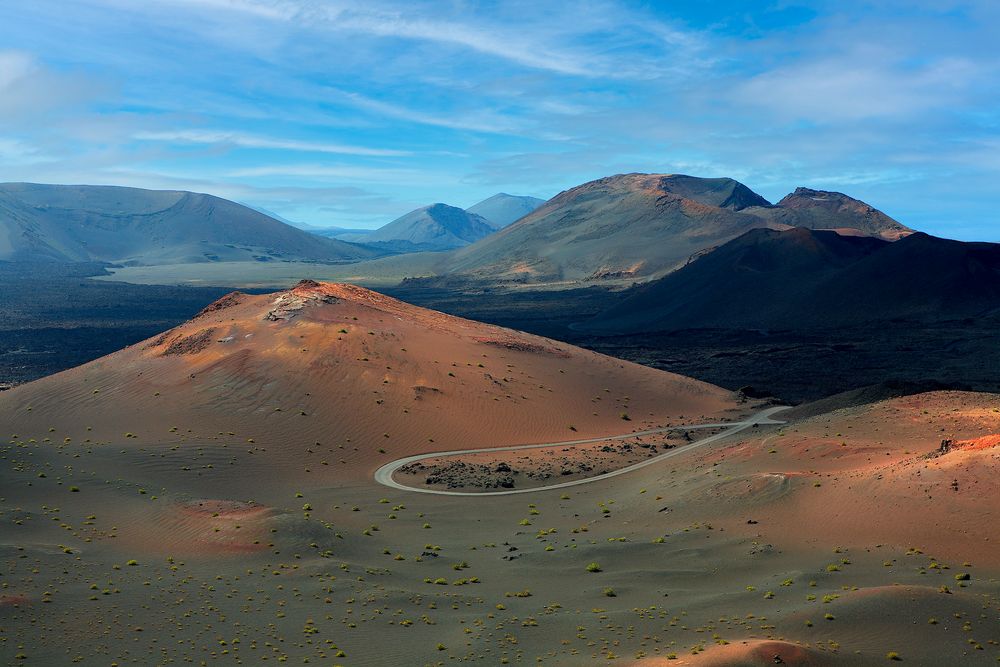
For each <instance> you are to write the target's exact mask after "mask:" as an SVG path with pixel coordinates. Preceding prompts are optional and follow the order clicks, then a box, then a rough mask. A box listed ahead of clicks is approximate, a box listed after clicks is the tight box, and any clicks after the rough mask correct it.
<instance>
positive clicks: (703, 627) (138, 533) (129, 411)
mask: <svg viewBox="0 0 1000 667" xmlns="http://www.w3.org/2000/svg"><path fill="white" fill-rule="evenodd" d="M345 290H350V291H345ZM327 297H329V298H330V299H332V300H330V301H325V300H324V299H325V298H327ZM275 299H276V297H275V296H270V297H253V298H250V297H242V298H236V299H234V303H223V304H220V307H219V308H217V309H216V310H213V311H211V312H209V313H207V314H205V315H203V316H201V317H199V318H197V319H195V320H193V321H192V322H191V323H189V324H187V325H185V326H183V327H180V328H179V329H177V330H174V331H173V332H170V333H169V334H168V335H166V336H165V337H163V338H162V339H160V340H155V341H150V342H147V343H145V344H140V345H137V346H134V347H132V348H130V349H128V350H125V351H123V352H121V353H119V354H116V355H113V356H111V357H108V358H105V359H103V360H99V361H97V362H94V363H92V364H88V365H87V366H84V367H81V368H79V369H75V370H73V371H69V372H67V373H63V374H59V375H57V376H53V377H51V378H47V379H45V380H42V381H39V382H36V383H32V384H30V385H25V386H24V387H21V388H18V389H15V390H13V391H11V392H7V393H5V395H3V396H0V424H4V425H5V427H6V429H7V430H8V431H9V432H8V433H6V434H5V438H4V440H3V441H2V442H3V443H4V444H2V445H0V554H2V559H0V661H2V662H3V663H4V664H29V665H31V664H35V665H62V664H71V663H79V664H84V665H87V664H90V665H109V664H113V663H116V664H119V665H128V664H132V665H153V664H182V663H193V664H208V665H216V664H220V665H227V664H234V665H235V664H250V665H258V664H272V663H277V662H289V663H294V664H303V663H308V664H321V665H404V666H409V665H444V664H452V663H459V662H462V663H472V664H482V665H495V664H523V665H527V664H532V665H535V664H549V665H581V664H593V663H595V662H600V663H604V664H621V665H641V666H646V665H671V664H679V665H764V664H782V663H775V662H774V658H775V656H778V657H779V658H780V659H781V660H782V662H783V664H791V665H868V664H871V665H881V664H886V662H891V661H892V660H891V659H892V658H894V657H899V658H901V659H902V661H903V662H904V664H915V665H935V666H940V665H959V664H961V665H965V664H970V665H977V664H984V665H985V664H996V661H997V659H998V657H1000V645H998V643H997V642H998V641H1000V582H998V581H997V573H998V571H1000V556H998V553H1000V552H998V551H997V550H996V549H995V547H994V546H993V545H992V542H993V541H995V540H996V539H1000V537H997V535H996V532H995V526H996V525H997V521H996V519H997V502H998V501H997V499H998V498H1000V494H997V493H996V491H997V489H996V488H995V487H996V484H997V482H996V480H997V479H998V476H997V475H996V469H997V462H998V454H1000V450H998V449H997V448H996V447H995V446H994V445H993V444H991V443H993V442H1000V438H997V439H995V440H994V439H989V438H986V436H990V435H994V434H1000V412H998V410H1000V397H997V396H994V395H989V394H968V393H957V392H946V393H933V394H923V395H918V396H914V397H909V398H904V399H895V400H892V401H887V402H883V403H877V404H874V405H871V406H864V407H861V408H851V409H848V410H843V411H838V412H834V413H830V414H825V415H820V416H817V417H812V418H810V419H807V420H803V421H800V422H796V423H791V424H788V425H786V426H783V427H761V428H759V429H754V430H753V431H746V432H744V433H741V434H739V435H738V436H735V437H733V438H732V439H727V440H722V441H719V442H716V443H713V444H712V445H710V446H706V447H704V448H703V449H700V450H697V451H692V452H691V453H690V454H689V455H685V456H676V457H674V458H672V459H669V460H666V461H664V462H663V465H662V466H661V465H653V466H649V467H647V468H643V469H641V470H638V471H635V472H634V473H629V474H627V475H622V476H620V477H617V478H613V479H609V480H606V481H601V482H596V483H593V484H588V485H583V486H579V487H575V488H573V489H571V490H570V492H569V493H563V492H560V491H553V492H538V493H537V494H531V495H530V496H525V497H518V496H507V497H484V498H457V497H444V496H426V495H417V494H412V493H407V492H404V491H398V492H397V491H393V490H389V489H386V488H384V487H380V486H378V485H376V484H375V483H374V482H373V480H372V479H371V473H372V471H373V470H374V469H375V468H377V467H378V466H379V465H381V464H382V463H385V462H387V461H389V460H393V459H395V458H399V457H401V456H405V455H410V454H414V453H419V452H422V451H442V450H446V449H449V448H453V449H460V448H463V447H468V446H470V445H479V446H486V445H489V444H490V443H493V444H495V445H498V446H499V445H501V444H512V443H525V442H532V441H534V442H551V441H555V440H558V439H570V438H573V437H575V436H577V434H579V436H581V437H582V436H598V435H603V434H609V433H617V432H620V431H621V429H622V423H623V420H622V419H621V416H620V415H621V413H622V412H625V411H627V413H628V415H629V416H630V421H629V422H627V423H628V424H629V425H630V426H632V427H633V428H635V429H636V430H639V429H641V428H643V427H650V426H653V425H658V424H663V423H667V422H670V421H672V420H674V421H676V420H681V419H684V420H691V421H695V420H703V421H709V420H719V419H736V418H738V417H739V415H740V414H743V413H744V412H748V411H749V410H748V409H746V408H745V406H741V405H737V404H735V403H733V402H732V399H731V398H730V397H729V395H728V394H726V393H725V392H722V391H721V390H718V389H716V388H713V387H710V386H708V385H704V384H702V383H697V382H693V381H689V380H685V379H683V378H678V377H676V376H670V375H667V374H664V373H660V372H657V371H652V370H649V369H645V368H642V367H638V366H633V365H630V364H624V363H622V362H619V361H617V360H611V359H608V358H606V357H600V356H599V355H595V354H592V353H589V352H583V351H581V350H577V349H575V348H571V347H569V346H565V345H561V344H557V343H553V342H552V341H547V340H545V339H540V338H536V337H533V336H526V335H521V334H516V333H514V332H509V331H506V330H502V329H498V328H496V327H487V326H485V325H479V324H475V323H469V322H465V321H462V320H455V319H454V318H448V317H445V316H442V315H439V314H436V313H430V312H429V311H421V310H419V309H412V308H411V307H409V306H405V305H404V304H399V303H398V302H393V301H391V300H382V299H380V298H379V297H378V295H374V294H373V293H369V292H365V291H354V288H340V287H322V288H316V287H303V288H300V289H299V290H298V291H297V292H293V293H291V294H290V295H286V297H283V299H282V300H281V301H279V302H278V303H275ZM300 305H301V308H300V307H299V306H300ZM222 306H227V307H222ZM268 313H272V314H273V317H274V318H276V319H265V318H266V317H267V315H268ZM290 313H294V315H292V316H291V317H286V316H287V315H288V314H290ZM354 317H357V318H358V319H357V320H354V319H353V318H354ZM209 329H211V330H213V331H212V333H211V334H210V335H203V333H202V332H204V331H207V330H209ZM341 329H343V330H345V331H346V332H347V333H340V331H341ZM247 334H251V335H250V336H249V337H247ZM230 336H231V337H232V339H231V340H228V341H226V342H218V341H220V340H226V339H227V338H229V337H230ZM404 349H405V352H404V351H403V350H404ZM168 350H170V351H171V352H170V353H169V354H165V353H166V352H167V351H168ZM483 355H486V356H483ZM365 358H367V361H363V360H362V359H365ZM435 362H436V363H435ZM480 363H481V364H483V366H482V367H480V366H479V364H480ZM387 367H388V368H387ZM192 376H193V377H192ZM415 387H426V389H415ZM605 390H607V391H605ZM276 408H280V410H277V409H276ZM302 413H305V414H302ZM594 413H597V414H596V415H595V414H594ZM569 425H573V426H574V427H575V428H576V429H577V431H576V433H574V432H572V431H569V428H568V427H569ZM386 436H388V437H386ZM946 439H947V440H951V441H952V443H951V444H950V445H949V446H947V447H946V448H945V450H944V451H941V448H940V445H941V441H942V440H946ZM430 440H433V442H430ZM894 652H895V654H898V655H894ZM769 661H770V662H769Z"/></svg>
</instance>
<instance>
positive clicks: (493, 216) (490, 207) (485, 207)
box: [465, 192, 545, 229]
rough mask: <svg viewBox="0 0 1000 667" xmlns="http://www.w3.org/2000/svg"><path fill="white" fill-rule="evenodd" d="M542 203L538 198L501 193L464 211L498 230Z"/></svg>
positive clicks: (543, 201) (542, 200)
mask: <svg viewBox="0 0 1000 667" xmlns="http://www.w3.org/2000/svg"><path fill="white" fill-rule="evenodd" d="M544 203H545V200H544V199H539V198H538V197H526V196H519V195H509V194H507V193H506V192H501V193H500V194H495V195H493V196H492V197H490V198H489V199H484V200H483V201H481V202H479V203H478V204H475V205H473V206H470V207H469V208H467V209H465V210H466V211H467V212H469V213H474V214H476V215H479V216H482V217H484V218H486V219H487V220H489V221H490V222H491V223H493V226H494V227H497V228H498V229H499V228H501V227H506V226H507V225H509V224H511V223H512V222H516V221H517V220H520V219H521V218H523V217H524V216H526V215H528V214H529V213H531V212H532V211H534V210H535V209H536V208H538V207H539V206H541V205H542V204H544Z"/></svg>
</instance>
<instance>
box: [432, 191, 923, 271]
mask: <svg viewBox="0 0 1000 667" xmlns="http://www.w3.org/2000/svg"><path fill="white" fill-rule="evenodd" d="M809 193H812V194H809ZM796 225H798V226H806V227H816V228H835V229H837V230H838V231H841V232H842V233H852V234H863V235H872V236H882V237H886V238H898V237H899V236H902V235H905V234H906V233H909V231H910V230H908V229H907V228H905V227H903V226H902V225H900V224H899V223H898V222H896V221H895V220H892V218H889V217H888V216H886V215H885V214H883V213H881V212H879V211H877V210H875V209H874V208H872V207H870V206H868V205H867V204H865V203H864V202H860V201H857V200H855V199H851V198H850V197H847V196H846V195H840V194H838V193H825V192H819V191H813V190H809V191H807V190H804V189H802V188H799V189H798V190H796V193H795V194H793V195H789V196H788V197H786V198H785V199H783V200H782V202H781V203H780V204H778V205H777V206H774V205H772V204H770V203H769V202H768V201H767V200H766V199H764V198H763V197H761V196H760V195H758V194H756V193H755V192H753V191H752V190H750V189H749V188H748V187H746V186H745V185H743V184H742V183H739V182H737V181H735V180H733V179H731V178H697V177H693V176H684V175H679V174H669V175H668V174H623V175H618V176H610V177H607V178H602V179H599V180H596V181H591V182H589V183H585V184H583V185H580V186H578V187H575V188H572V189H570V190H567V191H565V192H562V193H560V194H559V195H557V196H555V197H553V198H552V199H550V200H549V201H548V202H546V203H545V204H543V205H542V206H540V207H539V208H538V209H536V210H535V211H533V212H532V213H529V214H528V215H526V216H525V217H523V218H521V219H520V220H518V221H517V222H516V223H514V224H512V225H510V226H509V227H507V228H505V229H503V230H501V231H500V232H499V233H497V234H494V235H493V236H490V237H488V238H486V239H484V240H482V241H479V242H477V243H474V244H473V245H471V246H469V247H467V248H463V249H461V250H458V251H456V252H455V253H454V255H453V256H452V257H451V258H449V260H448V262H447V263H446V271H447V272H449V273H453V274H463V275H467V276H470V277H473V278H476V279H483V280H491V279H500V280H507V281H515V282H529V283H558V282H579V281H594V280H602V281H608V280H617V281H619V282H621V281H631V280H636V279H649V278H655V277H659V276H662V275H665V274H667V273H669V272H670V271H673V270H675V269H678V268H680V267H682V266H684V265H685V264H686V263H687V262H688V261H690V260H691V259H692V258H693V257H695V256H697V255H699V254H701V253H703V252H705V251H707V250H711V249H712V248H715V247H717V246H719V245H721V244H723V243H726V242H727V241H730V240H732V239H734V238H736V237H737V236H740V235H741V234H743V233H745V232H747V231H748V230H751V229H755V228H761V227H767V228H774V229H788V228H790V227H792V226H796Z"/></svg>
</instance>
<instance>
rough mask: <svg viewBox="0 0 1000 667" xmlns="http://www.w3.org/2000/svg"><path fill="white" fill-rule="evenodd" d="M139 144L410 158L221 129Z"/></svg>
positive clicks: (154, 137)
mask: <svg viewBox="0 0 1000 667" xmlns="http://www.w3.org/2000/svg"><path fill="white" fill-rule="evenodd" d="M133 137H134V138H135V139H138V140H139V141H159V142H169V143H179V144H185V143H190V144H207V145H221V146H236V147H240V148H263V149H271V150H284V151H295V152H306V153H334V154H338V155H361V156H367V157H401V156H406V155H412V153H411V152H410V151H401V150H395V149H389V148H367V147H365V146H349V145H345V144H331V143H326V142H311V141H299V140H295V139H274V138H271V137H259V136H254V135H250V134H243V133H240V132H227V131H224V130H174V131H162V132H138V133H136V134H134V135H133Z"/></svg>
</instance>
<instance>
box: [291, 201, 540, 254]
mask: <svg viewBox="0 0 1000 667" xmlns="http://www.w3.org/2000/svg"><path fill="white" fill-rule="evenodd" d="M543 203H545V200H543V199H538V198H536V197H525V196H517V195H509V194H506V193H503V192H501V193H499V194H496V195H493V196H492V197H490V198H489V199H485V200H483V201H481V202H479V203H478V204H475V205H473V206H470V207H469V208H467V209H465V210H463V209H460V208H458V207H455V206H449V205H448V204H442V203H437V204H431V205H429V206H422V207H421V208H418V209H415V210H413V211H410V212H409V213H407V214H406V215H403V216H400V217H399V218H396V219H395V220H393V221H392V222H390V223H388V224H386V225H384V226H382V227H380V228H378V229H374V230H367V229H345V230H309V231H311V232H313V233H314V234H318V235H321V236H326V237H329V238H336V239H340V240H341V241H350V242H354V243H364V244H368V245H371V246H372V247H373V248H375V249H377V250H379V251H389V252H397V253H406V252H421V251H442V250H453V249H455V248H461V247H464V246H467V245H470V244H472V243H475V242H476V241H479V240H480V239H483V238H486V237H487V236H489V235H490V234H492V233H493V232H495V231H497V230H498V229H501V228H503V227H506V226H507V225H509V224H511V223H512V222H514V221H515V220H518V219H520V218H522V217H524V216H525V215H527V214H528V213H530V212H531V211H533V210H535V209H536V208H538V207H539V206H540V205H541V204H543Z"/></svg>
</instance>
